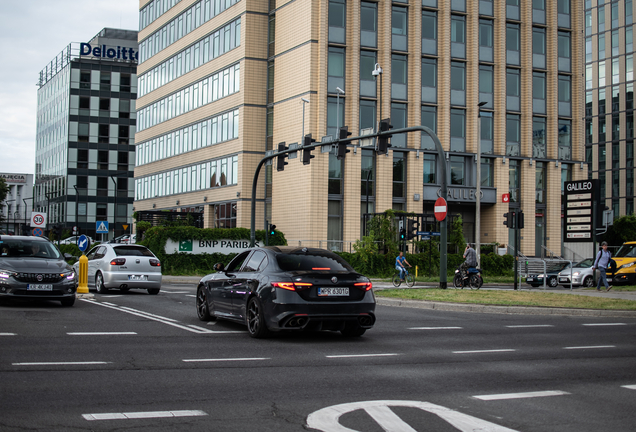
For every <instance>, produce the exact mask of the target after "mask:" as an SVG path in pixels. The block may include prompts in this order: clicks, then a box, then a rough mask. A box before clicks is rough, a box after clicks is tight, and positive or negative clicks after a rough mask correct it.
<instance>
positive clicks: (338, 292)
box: [318, 287, 349, 297]
mask: <svg viewBox="0 0 636 432" xmlns="http://www.w3.org/2000/svg"><path fill="white" fill-rule="evenodd" d="M318 295H319V296H321V297H346V296H348V295H349V288H320V287H319V288H318Z"/></svg>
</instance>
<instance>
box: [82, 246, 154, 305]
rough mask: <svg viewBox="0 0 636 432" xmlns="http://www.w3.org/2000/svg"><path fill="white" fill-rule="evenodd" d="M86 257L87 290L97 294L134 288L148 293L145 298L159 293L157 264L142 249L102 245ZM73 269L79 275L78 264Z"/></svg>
mask: <svg viewBox="0 0 636 432" xmlns="http://www.w3.org/2000/svg"><path fill="white" fill-rule="evenodd" d="M86 257H87V258H88V286H89V287H93V286H94V287H95V289H96V290H97V292H98V293H105V292H107V291H108V290H109V289H111V288H118V289H119V290H120V291H128V290H129V289H131V288H137V289H146V290H148V294H158V293H159V290H160V288H161V261H159V259H157V257H156V256H155V255H154V254H153V253H152V252H151V251H150V250H149V249H148V248H147V247H145V246H142V245H136V244H132V245H128V244H117V243H104V244H100V245H97V246H95V247H94V248H93V249H91V250H90V251H89V252H88V254H86ZM73 267H74V268H75V271H76V272H77V273H78V274H79V262H77V263H75V264H74V266H73Z"/></svg>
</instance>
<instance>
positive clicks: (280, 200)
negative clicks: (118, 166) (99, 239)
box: [135, 0, 587, 256]
mask: <svg viewBox="0 0 636 432" xmlns="http://www.w3.org/2000/svg"><path fill="white" fill-rule="evenodd" d="M583 11H584V7H583V4H582V3H580V2H575V1H570V0H556V1H541V0H539V1H533V2H529V1H526V2H521V1H514V0H512V1H506V2H499V1H497V2H495V1H488V0H453V1H438V0H417V1H416V0H410V1H406V0H404V1H398V0H394V1H392V2H390V1H384V0H383V1H345V0H330V1H318V0H297V1H293V2H288V1H274V0H271V1H249V0H227V1H218V0H181V1H161V0H151V1H146V2H144V1H142V2H141V4H140V31H139V52H140V54H139V56H140V61H139V66H138V74H139V99H138V101H137V108H138V123H139V124H138V129H137V134H136V146H137V153H136V158H137V159H136V169H135V207H136V208H137V209H138V210H152V209H162V210H184V209H188V210H191V211H203V212H204V213H205V221H206V222H205V223H206V226H208V227H234V226H239V227H250V222H251V199H252V186H253V179H254V174H255V171H256V169H257V166H258V164H259V162H260V161H261V159H262V158H263V157H264V156H265V155H266V154H268V153H267V152H271V151H276V150H277V149H278V148H279V143H285V146H290V145H293V144H301V143H302V137H303V135H305V134H309V133H311V134H312V136H313V138H314V139H317V140H318V141H319V142H328V141H329V139H330V137H336V136H337V135H338V130H339V128H340V127H342V126H347V127H348V128H349V131H350V132H352V133H353V136H360V135H362V132H363V131H365V130H368V129H370V128H377V126H378V122H379V120H380V119H382V118H390V119H391V124H392V125H393V127H394V129H399V128H404V127H408V126H414V125H424V126H427V127H429V128H430V129H432V130H433V131H434V132H435V133H436V135H437V136H438V137H439V139H440V141H441V143H442V145H443V147H444V150H445V155H444V157H442V158H440V157H439V155H438V154H437V152H436V151H435V148H434V146H433V141H432V140H431V139H430V137H429V136H428V135H423V134H421V133H409V134H396V135H393V137H392V139H391V142H392V147H391V148H390V150H389V153H388V155H386V156H385V155H377V154H376V153H375V152H374V151H373V150H372V148H370V147H366V146H365V145H362V146H361V144H362V143H358V145H357V146H356V147H355V148H354V147H351V148H350V150H351V151H350V152H349V153H347V154H346V156H345V158H344V159H338V158H337V155H336V153H335V151H334V150H333V149H331V146H329V145H326V146H324V147H323V149H322V150H315V151H314V152H313V155H314V156H315V157H314V158H313V159H311V160H310V163H309V164H308V165H306V164H303V163H302V153H301V152H299V153H298V154H297V155H296V156H297V157H296V158H291V157H290V158H289V159H288V160H287V161H286V162H288V164H287V165H285V166H282V168H284V169H283V170H282V171H279V170H278V169H277V161H276V160H274V164H273V165H267V166H266V167H264V168H263V169H262V170H261V173H260V176H259V177H258V179H257V182H256V183H255V184H256V187H255V191H256V196H255V199H256V209H255V221H256V222H255V224H256V227H257V229H263V228H264V227H265V226H266V224H267V223H273V224H275V225H276V226H277V229H279V230H281V231H283V232H284V233H285V236H286V238H287V240H288V242H289V244H294V245H308V246H321V247H328V248H330V249H335V250H350V246H351V244H352V242H354V241H355V240H357V239H359V238H360V237H361V235H362V234H363V228H364V223H363V221H364V219H365V214H367V213H376V212H378V213H379V212H383V211H385V210H387V209H395V210H402V211H406V212H411V213H413V214H429V215H432V213H433V204H434V202H435V200H436V199H437V196H438V193H439V190H440V178H439V174H438V173H439V168H440V166H441V165H440V164H446V167H447V170H448V173H449V176H448V182H449V192H448V196H447V197H446V198H447V201H448V204H449V206H448V214H449V215H451V216H453V217H455V216H456V215H461V216H462V219H463V222H464V234H465V236H466V238H467V239H468V240H469V241H471V242H472V241H474V240H475V231H476V230H475V219H476V195H475V192H476V191H475V188H476V166H477V165H476V162H477V158H478V145H481V158H480V161H479V162H480V166H481V179H480V188H481V192H482V193H481V194H480V201H481V206H480V216H481V218H480V219H481V224H480V230H479V231H480V241H481V242H482V243H499V244H511V243H512V235H511V232H512V231H511V230H508V229H507V228H506V227H505V226H504V225H503V214H504V213H506V212H508V210H509V208H511V209H520V210H523V211H524V213H525V215H526V218H525V219H526V223H525V226H526V228H525V229H524V230H523V231H522V233H521V237H522V239H521V247H520V249H521V250H522V251H523V253H524V254H526V255H530V256H533V255H544V254H545V253H546V251H547V250H551V251H554V252H556V253H557V254H558V253H561V252H562V249H563V243H562V228H561V227H562V222H561V217H562V211H561V196H562V191H561V186H562V184H563V182H564V181H566V180H578V179H584V178H587V167H586V166H584V164H582V162H583V161H584V151H583V150H584V147H583V139H582V136H581V134H582V132H583V117H584V115H583V114H584V113H583V101H582V100H581V99H582V97H583V94H584V93H583V91H582V89H583V80H582V71H583V69H584V67H583V58H582V56H581V55H580V51H581V50H580V48H579V47H581V46H583V40H582V38H583V36H582V35H583ZM380 69H381V70H382V72H381V73H379V71H380ZM374 71H376V72H375V74H374ZM482 102H485V104H483V105H482V106H481V107H479V105H480V103H482ZM365 147H366V148H365ZM330 150H331V151H330ZM508 196H509V198H510V199H509V202H508V201H507V197H508ZM533 222H534V223H533Z"/></svg>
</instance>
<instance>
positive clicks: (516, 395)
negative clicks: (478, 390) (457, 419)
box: [473, 390, 570, 401]
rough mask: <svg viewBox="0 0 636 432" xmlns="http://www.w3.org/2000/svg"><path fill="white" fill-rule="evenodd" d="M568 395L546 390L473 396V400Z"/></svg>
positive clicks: (559, 391)
mask: <svg viewBox="0 0 636 432" xmlns="http://www.w3.org/2000/svg"><path fill="white" fill-rule="evenodd" d="M568 394H570V393H568V392H564V391H561V390H547V391H536V392H525V393H502V394H492V395H479V396H473V397H474V398H475V399H480V400H485V401H491V400H506V399H525V398H536V397H546V396H563V395H568Z"/></svg>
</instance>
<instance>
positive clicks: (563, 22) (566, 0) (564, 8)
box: [557, 0, 602, 28]
mask: <svg viewBox="0 0 636 432" xmlns="http://www.w3.org/2000/svg"><path fill="white" fill-rule="evenodd" d="M599 9H602V8H599ZM557 14H558V24H559V27H565V28H570V0H557Z"/></svg>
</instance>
